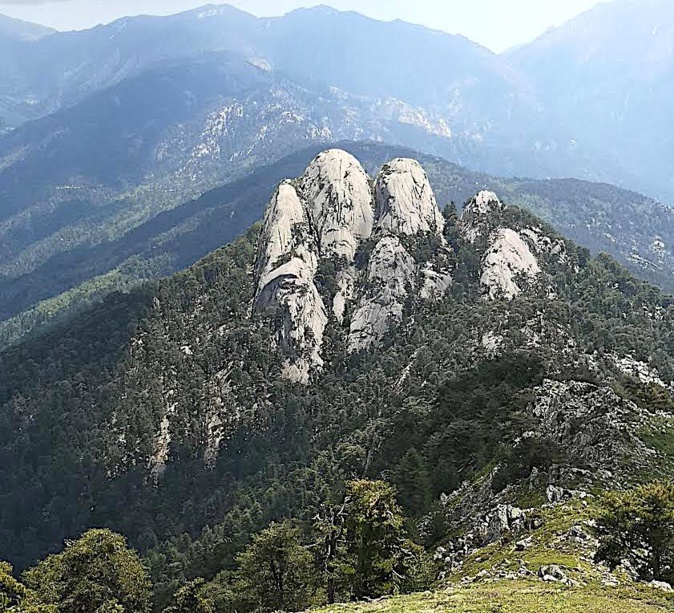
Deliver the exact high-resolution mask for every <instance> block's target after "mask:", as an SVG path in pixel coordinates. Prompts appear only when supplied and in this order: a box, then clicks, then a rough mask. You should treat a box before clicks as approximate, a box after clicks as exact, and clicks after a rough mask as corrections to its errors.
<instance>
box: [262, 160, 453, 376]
mask: <svg viewBox="0 0 674 613" xmlns="http://www.w3.org/2000/svg"><path fill="white" fill-rule="evenodd" d="M375 202H376V205H375ZM375 209H376V212H375ZM443 228H444V219H443V217H442V215H441V213H440V211H439V210H438V207H437V203H436V199H435V195H434V194H433V190H432V189H431V186H430V183H429V181H428V177H427V176H426V173H425V172H424V170H423V168H421V166H420V165H419V163H418V162H416V161H414V160H405V159H397V160H393V161H392V162H390V163H389V164H386V165H385V166H384V167H383V168H382V170H381V172H380V174H379V176H378V179H377V182H376V188H375V196H374V201H373V194H372V189H371V186H370V179H369V178H368V176H367V174H366V173H365V171H364V170H363V168H362V166H361V165H360V163H359V162H358V161H357V160H356V159H355V158H354V157H353V156H352V155H350V154H348V153H346V152H345V151H340V150H335V149H333V150H329V151H325V152H323V153H321V154H320V155H318V156H317V157H316V158H315V159H314V160H313V161H312V162H311V164H310V165H309V166H308V168H307V170H306V171H305V173H304V175H303V176H302V177H301V178H300V179H299V180H298V181H296V182H291V181H286V182H284V183H282V184H281V186H280V187H279V189H278V191H277V193H276V195H275V196H274V198H273V199H272V201H271V203H270V205H269V208H268V210H267V213H266V215H265V220H264V223H263V227H262V231H261V233H260V240H259V243H258V257H257V263H256V267H255V278H256V294H255V300H254V304H253V310H254V312H273V313H274V314H276V315H277V316H278V315H279V314H280V317H279V321H280V324H279V327H278V329H277V330H276V342H277V343H278V346H279V349H280V350H281V351H283V352H284V353H285V354H286V355H287V356H292V357H288V359H287V361H286V364H285V370H284V376H285V377H286V378H289V379H291V380H293V381H298V382H303V383H307V382H308V381H309V378H310V374H311V372H312V370H316V369H319V368H320V367H321V366H322V365H323V360H322V358H321V351H322V345H323V341H324V335H325V329H326V327H327V324H328V321H329V317H330V315H329V309H328V307H326V304H325V303H324V301H323V298H322V297H321V294H320V292H319V291H318V287H317V285H316V281H315V280H316V275H317V273H318V269H319V266H320V264H321V261H324V260H328V259H330V260H333V261H334V260H337V264H338V267H337V268H338V270H337V273H336V277H335V281H336V288H337V291H336V294H335V295H334V297H333V300H332V314H333V316H334V317H335V318H336V319H337V321H338V322H340V323H341V322H342V321H343V319H344V316H345V313H346V312H347V307H348V306H349V305H350V304H353V308H354V314H353V316H352V318H351V321H350V322H349V324H348V325H349V337H348V343H347V344H348V347H349V350H350V351H359V350H362V349H366V348H368V347H371V346H372V345H373V344H374V343H375V342H377V341H379V340H380V339H381V338H382V337H383V336H384V334H385V333H386V331H387V330H388V329H389V327H390V325H391V324H392V323H395V322H400V321H401V320H402V318H403V312H404V308H405V303H406V301H407V300H408V298H409V296H410V293H411V292H413V291H414V292H416V291H418V292H419V295H420V297H421V298H423V299H428V300H437V299H440V298H441V297H442V296H443V295H444V294H445V293H446V292H447V290H448V288H449V287H450V286H451V283H452V276H451V261H452V253H451V250H450V249H449V248H448V246H447V244H446V242H445V239H444V238H443V235H442V232H443ZM429 234H430V235H433V236H435V239H434V240H435V241H436V244H437V245H438V247H437V248H436V251H435V252H434V254H433V257H432V258H431V259H430V260H429V261H427V262H425V263H424V264H423V265H420V264H419V263H417V262H416V261H415V259H414V258H413V257H412V255H410V253H409V252H408V251H407V249H406V247H405V244H404V243H403V239H404V240H413V239H414V238H415V237H417V236H422V235H429ZM373 236H374V237H375V238H376V244H375V245H374V248H373V250H372V254H371V256H370V258H369V261H368V265H367V268H366V270H359V269H358V268H357V267H356V265H355V256H356V253H357V251H358V248H359V247H360V245H361V244H362V243H363V242H364V241H366V240H369V239H371V238H372V237H373ZM406 237H409V239H408V238H406Z"/></svg>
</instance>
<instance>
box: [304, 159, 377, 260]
mask: <svg viewBox="0 0 674 613" xmlns="http://www.w3.org/2000/svg"><path fill="white" fill-rule="evenodd" d="M301 185H302V193H303V195H304V198H305V199H306V202H307V208H308V212H309V216H310V218H311V220H312V223H313V227H314V231H315V234H316V239H317V242H318V249H319V252H320V254H321V257H331V256H333V255H334V256H337V257H343V258H345V259H346V260H347V261H348V262H350V263H352V262H353V259H354V257H355V255H356V250H357V249H358V246H359V245H360V243H361V242H362V241H363V240H365V239H367V238H370V235H371V234H372V226H373V224H374V211H373V210H372V192H371V190H370V180H369V178H368V176H367V174H366V173H365V171H364V170H363V167H362V166H361V165H360V163H359V162H358V160H356V158H354V157H353V156H352V155H350V154H348V153H346V152H345V151H341V150H339V149H331V150H330V151H325V152H323V153H321V154H320V155H319V156H318V157H316V158H315V159H314V160H313V161H312V162H311V164H309V167H308V168H307V170H306V172H305V173H304V176H303V177H302V181H301Z"/></svg>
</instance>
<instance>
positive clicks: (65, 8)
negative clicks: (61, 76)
mask: <svg viewBox="0 0 674 613" xmlns="http://www.w3.org/2000/svg"><path fill="white" fill-rule="evenodd" d="M599 1H600V0H323V1H322V2H321V1H319V2H311V1H307V0H231V1H230V2H228V4H233V5H235V6H238V7H239V8H241V9H243V10H245V11H248V12H250V13H254V14H255V15H260V16H274V15H283V14H284V13H287V12H288V11H290V10H292V9H294V8H297V7H300V6H314V5H316V4H328V5H330V6H333V7H334V8H337V9H341V10H356V11H358V12H360V13H364V14H366V15H369V16H371V17H376V18H378V19H384V20H392V19H396V18H397V19H403V20H405V21H410V22H412V23H420V24H423V25H426V26H429V27H432V28H435V29H438V30H444V31H446V32H450V33H452V34H456V33H458V34H463V35H464V36H466V37H468V38H470V39H471V40H474V41H476V42H478V43H480V44H482V45H484V46H485V47H489V48H490V49H493V50H495V51H501V50H503V49H506V48H508V47H511V46H514V45H518V44H522V43H525V42H528V41H530V40H533V39H534V38H536V37H537V36H538V35H540V34H542V33H543V32H544V31H546V30H547V29H548V28H550V27H551V26H554V25H559V24H561V23H563V22H564V21H566V20H568V19H570V18H571V17H574V16H575V15H577V14H579V13H581V12H583V11H585V10H587V9H589V8H591V7H592V6H594V5H595V4H598V3H599ZM602 1H606V0H602ZM209 3H212V4H221V2H219V1H217V0H216V1H213V0H210V2H209V0H0V13H5V14H6V15H11V16H13V17H18V18H20V19H26V20H28V21H33V22H36V23H42V24H44V25H48V26H51V27H53V28H57V29H59V30H69V29H82V28H88V27H92V26H94V25H96V24H99V23H107V22H109V21H113V20H114V19H117V18H119V17H124V16H128V15H139V14H152V15H168V14H171V13H177V12H180V11H182V10H187V9H190V8H196V7H198V6H201V5H203V4H209Z"/></svg>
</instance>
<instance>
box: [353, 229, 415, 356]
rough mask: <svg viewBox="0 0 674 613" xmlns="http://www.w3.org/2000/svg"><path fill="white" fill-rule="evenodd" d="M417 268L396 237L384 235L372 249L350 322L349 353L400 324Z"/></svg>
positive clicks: (375, 339) (370, 343)
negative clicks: (361, 292)
mask: <svg viewBox="0 0 674 613" xmlns="http://www.w3.org/2000/svg"><path fill="white" fill-rule="evenodd" d="M416 273H417V265H416V262H415V261H414V258H413V257H412V256H411V255H410V254H409V253H407V251H406V250H405V248H404V247H403V245H402V243H401V242H400V239H399V238H398V237H397V236H385V237H384V238H382V239H381V240H380V241H379V242H378V243H377V245H376V247H375V248H374V251H373V252H372V255H371V257H370V263H369V265H368V270H367V277H366V284H367V287H369V288H370V289H369V290H368V292H366V294H365V295H364V296H363V297H362V299H361V301H360V304H359V307H358V310H357V311H356V313H355V314H354V316H353V319H352V320H351V328H350V333H349V350H350V351H360V350H362V349H367V348H368V347H370V346H372V344H373V343H374V342H375V341H377V340H379V339H381V338H382V336H384V334H385V333H386V331H387V330H388V327H389V325H390V324H391V323H392V322H395V321H400V320H401V319H402V316H403V309H404V303H405V300H406V299H407V296H408V294H409V292H410V291H411V290H413V289H414V287H415V284H416Z"/></svg>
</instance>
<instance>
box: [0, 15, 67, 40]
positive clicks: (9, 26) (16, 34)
mask: <svg viewBox="0 0 674 613" xmlns="http://www.w3.org/2000/svg"><path fill="white" fill-rule="evenodd" d="M55 31H56V30H53V29H51V28H48V27H46V26H42V25H39V24H36V23H30V22H28V21H23V20H21V19H15V18H14V17H8V16H7V15H4V14H2V13H0V36H1V37H5V38H9V39H13V40H20V41H35V40H39V39H40V38H44V37H45V36H49V35H50V34H53V33H54V32H55Z"/></svg>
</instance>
